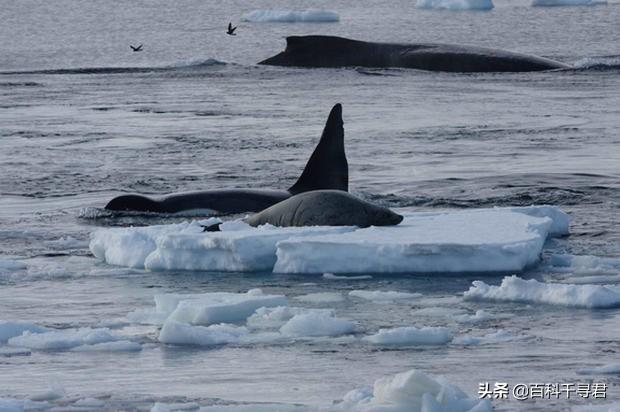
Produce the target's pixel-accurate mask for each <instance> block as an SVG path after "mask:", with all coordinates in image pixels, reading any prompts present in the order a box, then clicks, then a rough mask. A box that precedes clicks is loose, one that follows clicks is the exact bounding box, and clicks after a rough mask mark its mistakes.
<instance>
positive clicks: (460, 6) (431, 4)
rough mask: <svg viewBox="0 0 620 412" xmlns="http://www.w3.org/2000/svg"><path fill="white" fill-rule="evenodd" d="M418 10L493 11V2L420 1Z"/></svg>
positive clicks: (480, 0)
mask: <svg viewBox="0 0 620 412" xmlns="http://www.w3.org/2000/svg"><path fill="white" fill-rule="evenodd" d="M415 7H416V8H418V9H440V10H491V9H492V8H493V1H492V0H418V2H417V3H416V5H415Z"/></svg>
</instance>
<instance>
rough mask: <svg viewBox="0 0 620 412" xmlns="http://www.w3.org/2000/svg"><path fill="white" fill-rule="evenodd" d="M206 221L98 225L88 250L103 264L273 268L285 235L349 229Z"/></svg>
mask: <svg viewBox="0 0 620 412" xmlns="http://www.w3.org/2000/svg"><path fill="white" fill-rule="evenodd" d="M207 224H210V223H209V221H192V222H190V223H188V222H184V223H178V224H172V225H158V226H149V227H138V228H111V229H100V230H97V231H95V232H93V233H92V234H91V242H90V250H91V252H92V253H93V254H94V255H95V256H96V257H97V258H99V259H102V260H105V261H106V262H107V263H110V264H113V265H118V266H127V267H132V268H143V269H149V270H166V269H170V270H172V269H176V270H205V271H224V272H234V271H241V272H255V271H271V269H272V268H273V266H274V264H275V262H276V244H277V243H278V242H279V241H281V240H284V239H287V238H289V237H304V236H312V235H322V234H334V233H343V232H347V231H351V230H354V228H352V227H305V228H297V227H290V228H276V227H273V226H270V225H265V226H261V227H259V228H253V227H251V226H249V225H247V224H245V223H242V222H226V223H224V224H222V225H221V226H220V228H221V232H203V226H202V225H207Z"/></svg>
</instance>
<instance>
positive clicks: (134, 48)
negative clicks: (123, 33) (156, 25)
mask: <svg viewBox="0 0 620 412" xmlns="http://www.w3.org/2000/svg"><path fill="white" fill-rule="evenodd" d="M129 47H131V50H133V51H135V52H139V51H142V45H139V46H138V47H134V46H132V45H131V44H130V45H129Z"/></svg>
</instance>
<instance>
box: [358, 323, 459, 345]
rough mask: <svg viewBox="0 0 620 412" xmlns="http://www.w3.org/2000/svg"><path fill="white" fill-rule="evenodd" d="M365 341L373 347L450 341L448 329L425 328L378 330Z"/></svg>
mask: <svg viewBox="0 0 620 412" xmlns="http://www.w3.org/2000/svg"><path fill="white" fill-rule="evenodd" d="M364 340H365V341H367V342H370V343H374V344H375V345H394V346H409V345H444V344H447V343H449V342H450V341H451V340H452V333H451V332H450V330H449V329H448V328H444V327H431V326H425V327H421V328H416V327H415V326H405V327H399V328H392V329H380V330H379V332H377V333H376V334H374V335H371V336H366V337H365V338H364Z"/></svg>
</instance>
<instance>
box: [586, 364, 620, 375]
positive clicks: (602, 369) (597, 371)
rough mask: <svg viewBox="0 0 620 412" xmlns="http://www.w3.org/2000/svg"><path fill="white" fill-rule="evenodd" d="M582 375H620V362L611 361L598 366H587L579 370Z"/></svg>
mask: <svg viewBox="0 0 620 412" xmlns="http://www.w3.org/2000/svg"><path fill="white" fill-rule="evenodd" d="M577 373H578V374H580V375H620V363H610V364H608V365H603V366H599V367H596V368H585V369H579V370H578V371H577Z"/></svg>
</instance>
